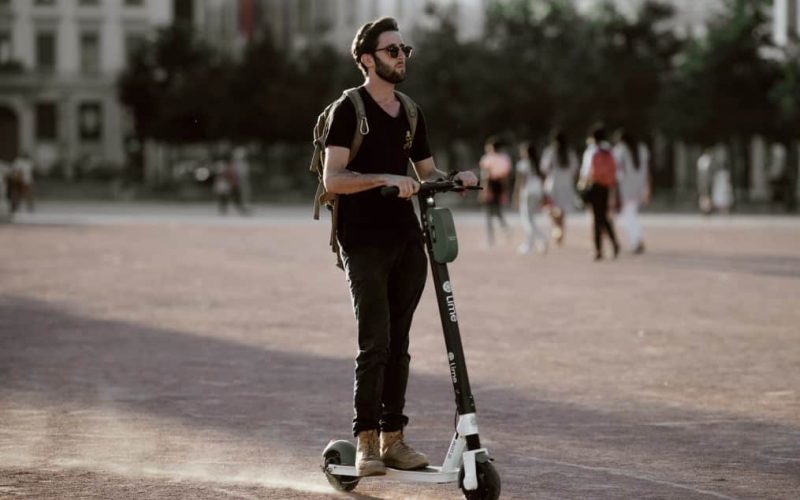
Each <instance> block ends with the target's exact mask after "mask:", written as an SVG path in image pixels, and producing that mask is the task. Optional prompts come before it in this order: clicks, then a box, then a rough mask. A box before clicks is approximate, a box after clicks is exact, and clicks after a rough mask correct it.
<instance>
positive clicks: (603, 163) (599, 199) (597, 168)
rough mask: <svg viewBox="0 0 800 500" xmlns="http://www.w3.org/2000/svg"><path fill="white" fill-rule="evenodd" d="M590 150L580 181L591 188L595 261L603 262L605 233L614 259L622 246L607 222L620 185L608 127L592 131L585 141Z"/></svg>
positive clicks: (611, 226)
mask: <svg viewBox="0 0 800 500" xmlns="http://www.w3.org/2000/svg"><path fill="white" fill-rule="evenodd" d="M586 142H587V147H586V151H584V153H583V164H582V165H581V173H580V181H579V184H581V185H582V186H587V185H588V186H591V187H590V188H589V192H588V202H589V203H590V204H591V205H592V214H593V215H594V249H595V254H594V260H601V259H602V258H603V246H602V237H603V233H604V232H605V233H606V235H608V238H609V239H610V240H611V244H612V245H613V247H614V258H617V255H619V243H617V236H616V233H615V232H614V225H613V224H612V223H611V221H610V220H609V218H608V210H609V202H611V204H612V208H613V207H615V203H614V199H615V189H616V184H617V179H616V173H617V164H616V162H615V161H614V155H613V154H612V153H611V144H609V142H608V135H607V133H606V129H605V126H603V125H602V124H596V125H594V126H593V127H592V129H591V131H590V135H589V137H588V138H587V140H586Z"/></svg>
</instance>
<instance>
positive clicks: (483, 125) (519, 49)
mask: <svg viewBox="0 0 800 500" xmlns="http://www.w3.org/2000/svg"><path fill="white" fill-rule="evenodd" d="M768 4H769V2H768V1H767V0H727V4H726V7H725V9H724V10H723V12H722V14H721V15H719V16H718V17H716V18H715V19H714V20H713V21H712V22H711V23H710V24H709V26H708V35H707V36H706V37H705V38H703V39H698V40H691V39H690V40H681V39H678V38H676V36H675V34H674V32H673V30H672V28H671V27H670V24H669V23H670V21H671V20H672V16H673V9H672V8H671V7H670V6H669V4H668V3H666V2H664V1H659V0H647V1H645V2H643V3H642V4H641V5H640V7H639V10H638V11H637V12H636V13H635V15H633V16H630V17H629V16H626V15H623V14H622V13H621V12H619V11H618V10H617V9H616V8H615V7H614V6H613V4H612V3H611V2H604V3H599V4H598V6H597V7H596V8H595V9H594V10H593V11H591V12H590V13H583V12H580V11H578V10H577V9H576V8H575V5H574V2H573V0H489V1H487V3H486V6H487V17H486V25H485V32H484V36H483V37H482V38H481V39H480V40H472V41H464V40H462V39H461V38H460V37H459V36H458V35H459V34H458V31H457V28H456V24H455V22H454V21H453V19H455V15H454V14H455V12H454V11H453V10H452V9H448V8H441V7H439V8H437V7H429V8H428V14H430V15H433V16H434V19H435V21H436V22H435V23H434V25H433V27H432V28H429V29H427V30H424V31H422V32H420V33H417V34H416V36H415V37H414V43H415V45H416V52H415V55H414V58H413V59H411V61H410V62H409V78H408V81H407V82H405V83H403V84H402V87H401V88H402V89H403V90H405V91H406V92H408V93H409V94H410V95H412V96H413V97H414V98H415V100H417V101H418V102H419V103H420V104H421V105H422V107H423V109H424V111H425V113H426V116H427V118H428V125H429V132H430V135H431V139H432V140H433V142H434V143H437V144H440V145H443V146H447V145H450V144H452V143H454V142H455V141H458V140H461V141H467V142H468V143H470V144H476V145H479V144H481V143H482V142H483V140H484V139H485V137H486V136H488V135H490V134H496V133H502V134H505V135H507V136H509V137H512V138H517V139H541V138H543V137H544V136H545V135H546V134H547V133H548V132H549V131H550V130H551V129H552V128H554V127H561V128H564V129H565V130H566V131H567V132H568V133H569V135H570V136H571V137H572V138H573V140H574V141H575V142H576V144H578V143H579V141H580V139H581V138H582V136H583V134H584V133H585V131H586V129H587V128H588V126H589V125H590V124H591V123H592V122H594V121H596V120H603V121H605V122H606V123H607V124H608V125H609V126H611V127H617V126H625V127H626V128H628V129H630V130H632V131H633V132H634V133H635V134H637V135H639V136H642V137H646V136H649V135H651V134H652V133H654V132H656V131H660V132H663V133H666V134H667V136H668V137H671V138H676V139H677V138H681V139H685V140H688V141H692V142H698V143H702V144H706V143H712V142H717V141H720V140H728V139H729V138H731V137H733V136H740V137H744V136H747V135H749V134H754V133H760V134H766V135H768V136H771V137H782V138H785V137H787V136H788V135H791V134H793V135H795V136H796V135H797V134H798V133H800V111H798V110H800V97H798V96H800V67H799V66H798V62H797V58H796V57H794V58H788V62H786V63H783V64H779V63H777V62H776V61H775V60H770V59H767V58H765V57H764V55H763V54H764V48H765V47H769V40H768V36H767V34H768V30H767V29H766V27H767V22H766V19H765V17H764V12H765V7H767V6H768ZM313 47H314V48H313V49H308V50H305V51H302V52H300V53H292V54H288V53H287V52H285V51H282V50H278V49H277V48H276V47H274V46H273V45H272V43H271V42H270V41H269V40H268V39H263V40H260V41H257V42H255V43H253V44H252V45H250V46H249V47H247V48H246V50H245V52H244V54H243V56H242V58H241V60H240V61H237V62H234V61H230V60H227V59H225V58H224V57H221V56H220V55H219V54H217V53H216V52H215V51H214V50H212V49H211V48H210V47H209V46H208V45H206V44H205V43H203V42H202V41H200V40H199V39H198V38H197V36H196V35H195V33H193V32H192V31H191V28H187V27H177V26H173V27H170V28H168V29H165V30H163V31H162V32H160V33H159V36H158V38H157V39H156V40H155V41H154V42H153V43H150V44H146V45H145V46H144V47H143V48H142V49H141V50H139V51H138V52H136V53H135V54H133V56H132V58H131V60H130V61H129V65H128V68H127V69H126V71H125V72H124V74H123V75H122V77H121V78H120V81H119V94H120V98H121V100H122V102H123V103H124V104H125V105H127V106H128V107H129V108H130V110H131V111H132V113H133V115H134V118H135V122H136V129H137V134H138V135H139V136H140V137H151V138H155V139H158V140H162V141H166V142H171V143H181V142H198V141H218V140H224V139H227V140H232V141H235V142H245V141H246V142H252V141H256V142H261V143H263V144H272V143H276V142H305V141H308V140H309V139H310V131H311V129H312V126H313V123H314V120H315V118H316V116H317V114H318V113H319V112H320V111H321V110H322V108H323V107H324V106H325V105H326V104H327V103H328V102H330V101H331V100H333V99H334V98H335V97H336V96H337V95H339V93H340V92H341V91H342V90H343V89H344V88H347V87H349V86H354V85H358V84H359V82H360V81H361V75H360V73H359V72H358V70H357V69H356V67H355V65H354V64H353V61H352V60H351V59H350V57H349V56H347V55H344V54H343V53H342V52H343V51H342V50H341V48H340V47H337V48H335V49H334V48H329V47H324V46H318V45H314V46H313Z"/></svg>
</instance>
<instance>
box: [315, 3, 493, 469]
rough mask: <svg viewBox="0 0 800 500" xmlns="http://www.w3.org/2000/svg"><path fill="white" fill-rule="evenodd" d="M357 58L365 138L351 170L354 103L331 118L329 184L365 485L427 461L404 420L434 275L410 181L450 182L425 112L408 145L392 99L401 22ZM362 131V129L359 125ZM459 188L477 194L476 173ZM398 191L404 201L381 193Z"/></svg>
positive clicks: (402, 69) (382, 26) (372, 35)
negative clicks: (418, 315) (420, 308)
mask: <svg viewBox="0 0 800 500" xmlns="http://www.w3.org/2000/svg"><path fill="white" fill-rule="evenodd" d="M352 53H353V58H354V59H355V62H356V64H357V65H358V67H359V68H360V69H361V72H362V73H363V74H364V76H365V82H364V85H363V86H361V87H359V90H358V91H359V94H360V96H361V98H362V100H363V101H364V107H365V111H366V118H367V123H368V133H367V134H366V135H364V137H363V142H362V144H361V146H360V148H359V150H358V153H357V155H356V156H355V158H353V160H352V161H351V162H349V163H348V158H349V153H350V146H351V144H352V141H353V134H354V131H355V130H356V126H357V124H356V111H355V107H354V105H353V103H352V102H351V101H350V100H349V99H344V100H342V103H341V104H340V105H339V107H338V108H337V109H336V110H335V111H334V116H333V122H332V124H331V126H330V131H329V133H328V137H327V140H326V143H325V146H326V148H325V164H324V173H323V182H324V184H325V189H326V190H327V191H328V192H329V193H333V194H338V195H339V203H338V223H337V237H338V240H339V244H340V247H341V257H342V262H343V264H344V269H345V272H346V273H347V281H348V283H349V285H350V295H351V299H352V302H353V309H354V312H355V316H356V321H357V323H358V348H359V351H358V356H357V358H356V368H355V387H354V407H355V418H354V419H353V434H354V435H355V436H356V437H357V439H358V444H357V453H356V470H357V471H358V473H359V475H362V476H373V475H383V474H385V473H386V466H387V465H388V466H390V467H395V468H399V469H416V468H421V467H425V466H426V465H428V459H427V458H426V457H425V455H423V454H421V453H419V452H417V451H415V450H414V449H413V448H411V447H410V446H408V445H407V444H406V443H405V441H404V439H403V428H404V427H405V426H406V424H407V423H408V418H407V417H406V416H405V415H404V414H403V409H404V406H405V392H406V383H407V380H408V366H409V360H410V356H409V354H408V343H409V340H408V337H409V335H408V334H409V330H410V328H411V319H412V316H413V314H414V310H415V309H416V307H417V304H418V302H419V298H420V296H421V295H422V289H423V287H424V285H425V278H426V275H427V258H426V257H425V253H424V247H423V241H422V233H421V230H420V226H419V221H418V220H417V217H416V215H415V213H414V209H413V205H412V204H411V202H410V199H411V197H412V196H413V195H414V193H416V192H417V191H418V189H419V183H418V182H417V181H416V180H415V179H413V178H411V177H409V176H408V175H407V169H408V162H409V159H411V161H413V163H414V166H415V169H416V172H417V175H419V177H420V179H421V180H432V179H436V178H440V177H444V176H445V174H444V173H443V172H441V171H440V170H437V169H436V166H435V164H434V161H433V158H432V157H431V153H430V147H429V145H428V137H427V130H426V127H425V120H424V117H423V116H422V113H421V112H420V113H419V115H418V122H417V128H416V133H415V134H414V136H413V137H412V136H411V132H410V125H409V123H408V118H407V117H406V113H405V112H404V110H403V108H402V105H401V103H400V101H399V100H398V98H397V96H396V94H395V93H394V87H395V84H397V83H400V82H402V81H403V80H404V79H405V76H406V61H407V59H408V58H409V57H410V55H411V47H409V46H407V45H405V44H404V43H403V37H402V36H401V35H400V33H399V31H398V27H397V22H396V21H395V20H394V19H391V18H381V19H378V20H376V21H374V22H371V23H367V24H365V25H364V26H362V27H361V28H360V29H359V31H358V33H357V34H356V37H355V39H354V40H353V45H352ZM359 126H361V124H359ZM455 178H456V179H458V180H461V181H462V182H463V183H464V184H465V185H475V184H477V178H476V177H475V175H474V174H472V173H471V172H460V173H458V174H456V176H455ZM383 186H396V187H397V188H398V189H399V195H398V197H397V198H386V197H383V196H381V194H380V188H381V187H383Z"/></svg>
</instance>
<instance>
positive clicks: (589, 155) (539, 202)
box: [480, 124, 652, 260]
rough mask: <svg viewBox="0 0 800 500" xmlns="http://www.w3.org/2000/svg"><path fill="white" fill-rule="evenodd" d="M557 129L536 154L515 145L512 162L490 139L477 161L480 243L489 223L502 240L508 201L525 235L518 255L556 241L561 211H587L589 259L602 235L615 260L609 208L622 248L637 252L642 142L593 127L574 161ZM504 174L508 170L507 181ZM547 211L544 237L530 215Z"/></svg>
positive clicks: (647, 191) (644, 198)
mask: <svg viewBox="0 0 800 500" xmlns="http://www.w3.org/2000/svg"><path fill="white" fill-rule="evenodd" d="M569 144H570V143H569V140H568V138H567V136H566V134H565V133H564V132H563V131H558V130H557V131H555V132H554V133H553V134H552V136H551V138H550V140H549V142H548V144H547V145H546V146H545V147H544V149H543V150H542V152H541V154H539V152H538V151H537V149H536V147H535V146H534V144H533V143H532V142H524V143H522V144H519V145H518V157H519V160H518V161H517V162H516V167H514V166H513V165H512V159H511V155H510V154H509V152H508V151H507V148H506V145H505V144H504V143H503V142H502V141H500V140H499V139H497V138H490V139H489V140H487V142H486V145H485V154H484V155H483V157H482V158H481V159H480V169H481V178H482V184H483V185H484V187H485V188H484V191H482V196H481V201H482V202H483V203H484V204H485V205H486V214H487V217H486V230H487V232H486V234H487V241H486V243H487V245H488V246H491V245H493V244H494V243H495V228H494V226H495V220H496V221H497V223H498V224H499V226H500V228H501V229H502V230H503V231H505V232H506V237H507V238H509V237H510V231H509V226H508V224H507V222H506V220H505V217H504V215H503V207H504V205H506V204H508V203H512V204H513V205H515V206H516V207H518V209H519V215H520V219H521V222H522V227H523V230H524V234H525V238H524V241H523V242H522V244H521V245H520V246H519V247H518V252H519V253H521V254H528V253H531V252H533V251H536V252H538V253H540V254H545V253H547V251H548V249H549V248H550V246H551V242H553V243H555V244H556V245H559V246H560V245H562V244H563V243H564V240H565V237H566V230H567V226H566V221H567V215H568V214H570V213H572V212H574V211H576V210H581V209H584V208H588V209H591V212H592V216H593V221H594V231H593V238H594V258H595V259H596V260H600V259H602V258H603V257H604V255H605V254H604V251H603V250H604V249H603V241H604V238H603V237H604V236H605V237H606V238H607V239H608V240H609V243H610V244H611V249H610V250H611V252H610V254H608V255H610V256H613V257H614V258H616V257H617V256H618V255H619V252H620V243H619V241H618V239H617V234H616V231H615V228H614V222H613V217H611V216H610V213H611V212H618V213H619V214H620V218H621V222H622V225H623V227H624V230H625V233H626V236H627V246H628V249H629V251H630V252H632V253H634V254H641V253H643V252H644V250H645V244H644V237H643V233H642V225H641V222H640V220H639V209H640V207H641V206H642V205H644V204H647V203H648V202H649V201H650V195H651V185H652V183H651V176H650V152H649V149H648V148H647V146H646V145H645V143H643V142H641V141H638V140H637V139H636V138H635V137H634V136H633V135H632V134H630V133H629V132H626V131H624V130H618V131H616V132H615V133H614V134H613V137H609V136H608V133H607V131H606V128H605V127H604V126H603V125H602V124H597V125H595V126H594V127H592V129H591V130H590V132H589V134H588V137H587V139H586V149H585V150H584V151H583V155H582V158H581V159H580V160H579V157H578V154H577V153H576V151H575V150H574V149H572V148H571V147H570V145H569ZM512 172H515V174H516V175H515V176H513V177H514V182H513V186H512V182H511V180H512ZM539 212H544V213H545V214H547V216H548V217H549V219H550V221H551V224H550V225H551V230H550V231H549V235H548V234H547V233H546V232H545V231H543V230H542V229H541V228H540V227H539V226H538V224H537V222H536V219H535V216H536V215H537V214H538V213H539Z"/></svg>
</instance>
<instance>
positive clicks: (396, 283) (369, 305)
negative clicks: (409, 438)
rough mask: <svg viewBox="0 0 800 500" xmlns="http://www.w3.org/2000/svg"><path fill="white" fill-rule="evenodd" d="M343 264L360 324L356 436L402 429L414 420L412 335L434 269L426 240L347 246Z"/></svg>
mask: <svg viewBox="0 0 800 500" xmlns="http://www.w3.org/2000/svg"><path fill="white" fill-rule="evenodd" d="M342 262H343V263H344V269H345V272H346V274H347V281H348V283H349V285H350V296H351V298H352V300H353V311H354V312H355V316H356V321H357V323H358V357H357V358H356V367H355V384H354V389H353V391H354V397H353V399H354V406H355V418H353V435H354V436H356V435H358V433H359V432H361V431H364V430H372V429H380V430H382V431H387V432H391V431H397V430H401V429H402V428H403V427H404V426H405V425H406V424H407V423H408V417H406V416H405V415H404V414H403V408H404V407H405V395H406V385H407V382H408V364H409V361H410V360H411V356H409V354H408V333H409V330H410V329H411V319H412V317H413V315H414V310H415V309H416V308H417V304H419V299H420V297H421V296H422V290H423V288H424V287H425V278H426V277H427V269H428V267H427V265H428V259H427V257H426V256H425V250H424V247H423V243H422V240H421V239H417V238H413V239H410V240H408V241H407V242H404V243H401V244H398V245H395V246H355V247H349V248H344V247H342Z"/></svg>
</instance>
